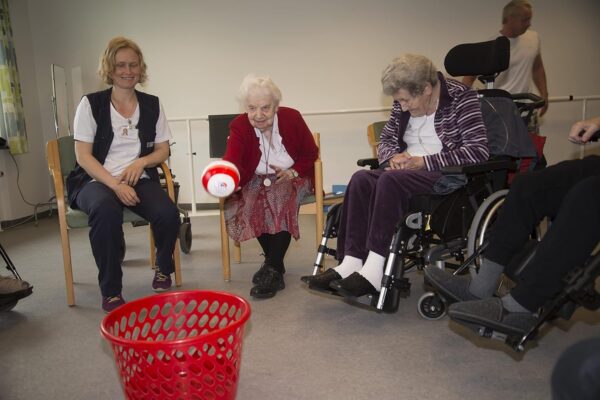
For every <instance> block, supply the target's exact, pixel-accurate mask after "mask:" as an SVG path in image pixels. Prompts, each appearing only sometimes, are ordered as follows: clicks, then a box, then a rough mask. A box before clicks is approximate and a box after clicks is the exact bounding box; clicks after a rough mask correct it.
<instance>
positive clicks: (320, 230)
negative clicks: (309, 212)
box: [315, 205, 325, 248]
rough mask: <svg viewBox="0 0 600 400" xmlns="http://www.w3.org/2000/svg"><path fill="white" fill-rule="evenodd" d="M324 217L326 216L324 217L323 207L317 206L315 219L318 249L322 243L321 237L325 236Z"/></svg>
mask: <svg viewBox="0 0 600 400" xmlns="http://www.w3.org/2000/svg"><path fill="white" fill-rule="evenodd" d="M324 217H325V216H324V215H323V206H321V207H318V205H317V210H316V212H315V218H316V221H315V226H316V230H317V232H316V235H315V238H316V243H317V248H319V244H320V243H321V237H322V236H323V223H324V222H323V218H324Z"/></svg>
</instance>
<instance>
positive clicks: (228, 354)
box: [101, 290, 250, 400]
mask: <svg viewBox="0 0 600 400" xmlns="http://www.w3.org/2000/svg"><path fill="white" fill-rule="evenodd" d="M249 317H250V305H249V304H248V302H247V301H246V300H244V299H242V298H241V297H238V296H235V295H232V294H229V293H224V292H213V291H200V290H192V291H181V292H170V293H164V294H160V295H154V296H150V297H146V298H143V299H139V300H135V301H132V302H129V303H127V304H125V305H123V306H121V307H119V308H118V309H116V310H115V311H113V312H112V313H110V314H108V315H107V316H106V317H105V318H104V320H103V321H102V324H101V331H102V335H103V336H104V337H105V338H106V339H107V340H108V341H109V342H110V344H111V346H112V349H113V352H114V355H115V361H116V363H117V368H118V370H119V373H120V375H121V382H122V385H123V390H124V392H125V394H126V396H127V398H128V399H140V400H141V399H144V400H148V399H161V400H162V399H195V400H196V399H198V400H199V399H203V400H204V399H234V398H235V395H236V392H237V382H238V377H239V371H240V363H241V351H242V339H243V333H244V325H245V323H246V321H247V320H248V318H249Z"/></svg>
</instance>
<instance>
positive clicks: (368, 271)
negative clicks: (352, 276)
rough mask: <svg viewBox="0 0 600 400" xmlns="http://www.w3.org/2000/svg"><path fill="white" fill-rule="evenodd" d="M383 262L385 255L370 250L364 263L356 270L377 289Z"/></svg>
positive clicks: (379, 286)
mask: <svg viewBox="0 0 600 400" xmlns="http://www.w3.org/2000/svg"><path fill="white" fill-rule="evenodd" d="M384 263H385V257H383V256H380V255H379V254H377V253H375V252H372V251H370V252H369V255H368V256H367V260H366V261H365V265H363V267H362V268H361V270H360V271H358V273H359V274H361V275H362V276H363V277H364V278H366V279H367V280H368V281H369V282H371V285H373V287H374V288H375V289H377V291H378V292H379V290H380V289H381V278H383V266H384Z"/></svg>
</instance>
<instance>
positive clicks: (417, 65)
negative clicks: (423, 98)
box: [381, 54, 438, 96]
mask: <svg viewBox="0 0 600 400" xmlns="http://www.w3.org/2000/svg"><path fill="white" fill-rule="evenodd" d="M428 83H429V84H430V85H431V86H435V85H436V84H437V83H438V76H437V68H435V66H434V65H433V63H432V62H431V60H430V59H429V58H427V57H425V56H422V55H419V54H403V55H401V56H400V57H397V58H394V60H393V61H392V63H391V64H390V65H388V66H387V68H386V69H384V70H383V72H382V73H381V85H382V86H383V93H385V94H386V95H388V96H393V95H394V94H395V93H396V92H398V90H400V89H404V90H406V91H408V93H410V95H411V96H418V95H420V94H423V91H424V90H425V86H426V85H427V84H428Z"/></svg>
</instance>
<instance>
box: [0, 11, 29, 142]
mask: <svg viewBox="0 0 600 400" xmlns="http://www.w3.org/2000/svg"><path fill="white" fill-rule="evenodd" d="M0 136H1V137H3V138H5V139H6V140H7V141H8V145H9V146H10V152H11V153H12V154H23V153H26V152H27V132H26V131H25V115H24V113H23V98H22V97H21V83H20V81H19V70H18V69H17V55H16V52H15V46H14V43H13V34H12V28H11V27H10V16H9V13H8V0H0Z"/></svg>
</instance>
